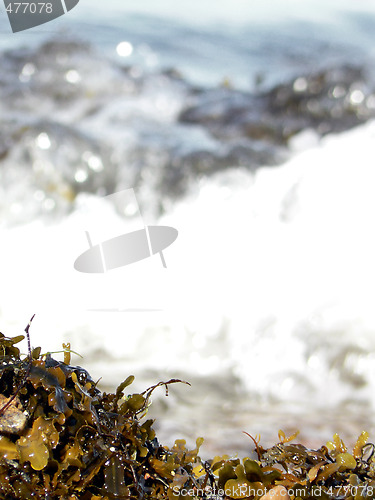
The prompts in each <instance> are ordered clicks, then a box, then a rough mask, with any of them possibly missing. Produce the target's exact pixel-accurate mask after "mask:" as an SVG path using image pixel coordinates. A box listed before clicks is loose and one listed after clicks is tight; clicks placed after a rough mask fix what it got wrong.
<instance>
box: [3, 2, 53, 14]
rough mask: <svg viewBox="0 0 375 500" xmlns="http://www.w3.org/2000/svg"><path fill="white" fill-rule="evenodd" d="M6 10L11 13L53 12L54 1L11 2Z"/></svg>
mask: <svg viewBox="0 0 375 500" xmlns="http://www.w3.org/2000/svg"><path fill="white" fill-rule="evenodd" d="M6 11H7V12H9V13H10V14H21V13H22V14H27V13H30V14H42V13H43V12H45V13H46V14H52V3H50V2H48V3H46V2H38V3H30V2H9V5H8V6H7V8H6Z"/></svg>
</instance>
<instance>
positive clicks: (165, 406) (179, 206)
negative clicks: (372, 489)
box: [0, 0, 375, 455]
mask: <svg viewBox="0 0 375 500" xmlns="http://www.w3.org/2000/svg"><path fill="white" fill-rule="evenodd" d="M82 2H83V0H81V2H80V3H79V5H78V6H77V7H76V8H75V9H73V10H72V11H71V13H70V14H69V15H66V16H63V18H61V19H60V20H56V21H54V22H53V23H49V24H48V25H45V26H44V27H40V28H38V29H35V30H30V31H29V32H25V33H21V34H19V35H13V34H11V33H10V32H9V33H8V32H7V30H9V28H8V27H7V26H6V22H7V21H6V17H5V16H4V15H3V16H2V18H1V22H2V35H1V40H0V43H1V46H2V50H3V52H2V59H1V62H0V64H1V68H2V71H1V82H2V86H1V90H0V92H1V97H2V99H1V111H2V117H3V124H2V126H1V149H2V157H1V170H0V172H1V185H0V190H1V198H0V213H1V229H0V230H1V248H0V257H1V258H0V275H1V292H0V294H1V302H0V304H1V305H0V313H1V317H0V319H1V331H2V332H3V333H5V334H6V335H16V334H19V333H20V331H22V330H23V329H24V327H25V326H26V324H27V322H28V320H29V317H31V315H32V314H33V313H36V318H35V320H34V322H33V326H32V329H31V334H32V343H33V345H34V346H36V345H42V346H43V347H42V348H43V350H45V351H47V350H50V351H55V350H58V349H60V347H61V343H62V342H67V341H70V342H71V344H72V348H73V349H74V350H75V351H78V352H79V353H81V354H82V355H83V356H84V360H80V359H79V358H75V357H73V362H74V363H76V364H82V365H83V366H85V367H88V368H89V370H90V372H91V373H92V375H93V377H94V378H97V379H99V377H102V380H101V382H100V384H101V387H102V388H103V389H112V390H113V389H114V388H115V387H116V385H117V384H118V383H120V382H121V381H122V380H123V379H124V378H126V377H127V376H128V375H129V374H130V373H133V374H134V375H136V382H135V384H134V390H139V391H141V390H144V389H145V388H147V387H148V386H150V385H152V384H154V383H157V382H158V381H159V380H168V379H170V378H176V377H180V378H181V379H184V380H187V381H189V382H190V383H191V387H188V386H186V385H182V384H181V385H180V386H178V385H176V386H171V387H170V391H169V392H170V394H169V396H168V398H165V397H164V396H163V394H160V395H159V397H156V400H155V405H154V408H153V409H152V410H151V414H152V416H153V417H156V418H157V419H158V424H157V425H158V428H159V433H160V437H161V440H162V442H166V443H167V444H170V443H171V442H172V441H173V439H174V438H178V437H186V438H188V439H189V440H190V442H191V443H192V442H193V440H194V438H195V437H196V436H197V435H203V436H206V437H207V444H206V446H207V448H206V451H205V452H204V453H206V455H210V454H212V453H214V452H225V451H229V452H230V453H233V452H235V451H236V450H237V451H239V452H240V453H247V450H249V449H250V448H251V447H252V444H251V443H250V442H248V438H246V437H245V436H244V435H243V434H242V432H241V431H243V430H244V431H247V432H249V433H250V434H259V433H261V434H262V438H263V442H265V444H272V443H273V442H274V441H276V439H277V431H278V429H279V428H280V427H281V428H283V429H284V430H285V431H290V432H294V430H296V428H300V430H301V439H302V440H303V441H304V442H305V443H307V444H308V445H310V446H315V445H316V446H319V445H320V444H322V443H323V442H324V441H325V440H327V439H329V438H330V437H331V434H332V432H335V431H337V430H338V431H340V432H341V433H342V435H343V436H344V437H346V438H347V439H348V440H349V442H352V441H354V440H355V436H356V434H359V432H360V431H361V430H362V428H366V429H368V430H370V431H372V430H373V426H374V423H373V419H372V418H371V413H372V410H373V389H374V380H375V374H374V373H373V372H374V356H375V345H374V344H375V342H374V340H375V337H374V329H375V317H374V312H373V291H374V278H375V276H374V274H375V273H374V271H375V268H374V264H373V261H374V257H373V256H374V254H375V253H374V250H375V248H374V238H373V234H372V232H373V227H374V209H375V207H374V204H375V202H374V198H373V189H372V186H373V184H374V165H373V144H374V138H375V122H373V121H371V120H370V121H368V122H367V123H363V124H362V125H358V126H357V127H355V128H353V129H351V130H348V131H345V132H342V133H340V134H338V133H331V134H328V135H327V134H325V135H324V134H323V135H322V134H320V133H319V130H314V129H313V128H311V127H307V128H306V129H303V127H302V130H301V131H300V132H299V133H298V134H295V135H294V136H293V137H292V138H291V139H290V140H289V141H288V143H287V144H284V145H283V146H280V145H278V144H275V143H274V142H272V141H271V140H270V141H268V140H265V141H263V142H259V141H257V140H255V139H251V140H249V139H244V138H242V139H241V141H239V142H238V143H237V142H236V137H235V136H234V137H229V139H228V136H227V134H228V130H227V129H226V128H225V127H226V124H225V123H223V122H221V123H220V126H219V130H217V129H215V130H214V132H213V129H212V128H210V124H208V125H207V122H205V121H204V119H203V118H201V120H200V121H199V120H198V122H197V123H195V124H186V123H184V122H183V121H181V119H180V118H179V117H180V116H181V113H182V112H183V111H184V109H185V108H186V106H187V105H188V104H189V103H191V104H194V103H195V102H196V101H195V100H194V99H196V95H201V96H203V97H202V100H201V101H200V102H201V104H200V106H201V108H199V107H198V111H199V110H203V111H204V110H205V109H206V108H207V106H210V105H211V103H212V102H216V101H215V99H216V95H217V92H219V93H220V92H224V93H225V96H224V97H225V99H227V101H226V102H227V103H229V104H228V106H229V108H228V109H229V110H231V109H232V107H234V109H236V107H235V106H236V102H237V100H238V102H240V103H242V102H246V99H247V94H242V93H243V92H245V93H246V92H251V93H252V94H257V93H258V94H259V93H262V92H263V93H266V92H269V91H270V90H271V89H272V88H273V86H275V85H277V84H281V83H284V82H288V81H289V80H290V79H292V80H293V79H295V82H296V81H299V82H301V81H302V82H303V80H298V78H304V76H303V75H306V74H308V73H313V72H317V71H319V70H327V69H330V68H333V67H336V66H338V67H340V66H343V65H346V64H357V65H362V66H363V67H364V68H365V69H366V72H367V80H366V85H365V84H363V82H362V83H361V82H359V81H358V82H356V81H355V80H354V81H353V83H352V87H350V88H349V90H348V96H349V97H348V99H352V101H353V102H352V103H351V104H352V105H353V106H354V107H355V106H357V105H358V106H359V105H360V104H361V103H362V101H364V100H365V101H366V103H367V108H366V109H368V110H370V111H371V109H372V106H373V104H372V101H371V96H372V95H373V94H372V88H373V81H374V80H373V75H372V69H371V68H372V60H373V56H374V54H373V50H372V46H371V37H372V33H373V27H374V23H375V17H374V12H373V11H374V8H373V7H372V6H371V5H370V3H369V2H365V1H362V2H357V3H356V8H353V3H352V2H340V3H339V2H333V1H332V2H324V3H323V2H321V3H319V4H318V5H317V4H316V2H314V6H313V5H312V2H306V3H304V6H303V7H301V5H300V3H299V2H289V3H288V4H287V7H288V8H285V4H283V5H284V7H283V8H282V9H281V8H280V3H277V2H271V1H269V2H262V4H260V3H258V5H254V4H253V3H251V2H244V1H240V0H238V1H237V2H234V3H233V2H221V3H219V4H216V3H215V5H213V4H212V3H211V2H206V3H204V4H203V5H202V3H198V2H190V3H189V5H186V9H180V8H179V9H177V8H176V6H175V4H174V3H173V2H169V1H167V0H165V1H164V2H158V4H157V6H156V4H154V3H151V2H146V1H144V2H137V4H135V3H134V2H133V3H132V2H129V4H128V5H126V6H124V4H123V3H122V2H121V3H120V2H116V1H113V2H112V3H111V2H107V3H106V5H104V4H102V3H99V2H90V5H88V4H83V3H82ZM81 4H82V5H81ZM3 14H4V12H3ZM348 30H350V33H351V35H352V36H351V37H348V36H347V33H348ZM77 33H79V37H77ZM86 42H88V43H89V44H91V45H87V44H86ZM43 43H44V44H45V45H41V44H43ZM121 43H122V44H123V45H122V49H121V45H120V44H121ZM124 43H125V45H124ZM335 88H336V89H338V90H337V92H340V91H341V90H340V88H339V87H338V86H337V85H336V87H335ZM212 89H214V92H213V91H212ZM223 89H224V90H223ZM204 92H208V93H207V94H205V93H204ZM210 92H213V93H212V94H210ZM215 92H216V94H215ZM223 95H224V94H223ZM244 96H245V97H244ZM362 97H363V98H362ZM242 99H245V101H242ZM357 101H358V102H357ZM218 102H219V103H220V102H221V101H220V100H219V101H218ZM254 102H256V103H258V101H254ZM241 106H242V104H241ZM238 109H240V108H238ZM355 109H357V115H358V116H359V115H360V113H359V111H358V109H359V108H355ZM237 112H238V111H237ZM203 115H204V113H203V114H202V116H203ZM344 118H345V117H343V119H342V121H344ZM339 121H340V120H339ZM363 121H366V120H365V119H363ZM234 124H235V126H237V125H238V123H237V122H236V121H234ZM236 130H237V129H236ZM240 148H244V149H241V151H243V150H245V153H246V154H245V155H244V156H242V157H241V156H240V154H239V153H238V151H239V150H240ZM250 153H251V154H253V155H254V156H252V157H251V158H252V160H251V162H249V161H248V157H249V155H250ZM255 153H256V154H255ZM114 192H119V195H120V197H122V200H123V203H124V205H123V206H122V209H121V210H119V209H118V206H117V207H116V204H114V203H113V199H111V198H110V197H107V196H106V195H109V194H111V193H114ZM144 224H159V225H169V226H172V227H175V228H176V229H177V230H178V231H179V236H178V239H177V240H176V242H175V243H173V245H171V246H170V247H169V248H167V249H166V250H165V252H164V259H165V262H166V266H167V268H164V267H163V264H162V261H161V259H160V257H159V256H158V255H155V256H153V257H151V258H149V259H146V260H142V261H139V262H137V263H135V264H133V265H131V266H126V267H123V268H119V269H117V270H113V271H110V272H108V273H106V274H103V275H96V274H82V273H78V272H77V271H76V270H75V269H74V267H73V263H74V261H75V259H76V258H77V257H78V256H79V255H80V254H81V253H82V252H84V251H86V250H87V249H88V248H89V244H90V243H89V241H88V239H87V234H88V235H89V238H90V241H91V244H96V243H100V242H102V241H105V240H106V239H110V238H112V237H115V236H117V235H120V234H123V233H126V232H131V231H133V230H137V229H141V228H142V227H143V225H144ZM24 349H26V347H25V346H24ZM56 356H58V355H56Z"/></svg>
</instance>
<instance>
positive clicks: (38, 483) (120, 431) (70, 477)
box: [0, 323, 375, 500]
mask: <svg viewBox="0 0 375 500" xmlns="http://www.w3.org/2000/svg"><path fill="white" fill-rule="evenodd" d="M29 327H30V323H29V325H28V326H27V327H26V329H25V332H26V335H27V338H28V354H27V356H25V357H22V356H21V354H20V350H19V349H18V347H16V344H18V343H19V342H21V341H22V340H23V339H24V336H23V335H21V336H17V337H14V338H8V337H6V336H4V335H3V334H0V499H20V500H23V499H54V498H59V499H63V500H64V499H66V500H74V499H82V500H100V499H103V500H112V499H118V500H121V499H145V500H148V499H150V500H151V499H152V500H158V499H166V500H173V499H175V500H176V499H183V498H187V499H197V498H199V499H207V500H208V499H210V500H229V499H251V500H258V499H260V498H262V497H263V496H265V495H266V496H265V497H264V499H263V500H268V499H269V498H272V497H273V496H274V498H275V500H278V499H279V498H280V495H281V497H282V496H283V495H284V493H285V494H286V495H287V497H286V500H288V499H289V498H291V499H292V500H293V499H296V500H300V499H304V498H311V499H315V498H322V499H323V500H326V499H328V498H332V499H338V500H340V499H341V498H350V499H353V500H360V499H362V498H364V497H366V498H373V497H374V488H375V460H374V458H373V455H374V445H373V444H371V443H368V438H369V436H368V434H367V433H366V432H363V433H362V434H361V435H360V436H359V438H358V440H357V443H356V445H355V446H354V448H353V450H352V452H349V451H348V450H347V448H346V446H345V444H344V443H343V442H342V440H341V439H340V437H339V436H338V435H337V434H335V435H334V436H333V439H332V441H330V442H328V443H327V444H326V445H324V446H321V448H319V449H317V450H313V449H309V448H307V447H305V446H303V445H302V444H294V443H292V441H294V439H295V438H296V436H297V433H295V434H293V435H292V436H289V437H286V436H285V434H284V433H283V432H282V431H279V442H278V443H277V444H275V445H274V446H273V447H271V448H269V449H264V448H263V447H262V446H261V445H260V442H259V438H258V439H255V438H253V437H252V436H251V435H250V434H248V433H246V434H247V435H248V436H249V437H250V438H251V439H252V441H253V443H254V445H255V451H256V455H257V459H254V458H249V457H246V458H244V459H242V460H241V459H239V458H233V457H228V456H223V457H215V458H214V459H212V460H209V461H202V460H201V458H200V457H199V449H200V447H201V445H202V443H203V439H202V438H198V439H197V441H196V448H195V449H193V450H189V449H187V448H186V443H185V441H184V440H182V439H180V440H176V442H175V444H174V446H172V447H170V448H169V447H167V446H162V445H161V444H160V443H159V442H158V440H157V437H156V435H155V431H154V430H153V420H150V419H148V420H146V419H145V417H146V414H147V409H148V407H149V405H150V398H151V395H152V393H153V392H154V391H155V390H156V389H157V388H158V387H160V386H164V387H165V389H166V393H167V394H168V386H169V385H170V384H174V383H187V382H184V381H182V380H179V379H171V380H168V381H167V382H159V383H157V384H155V385H153V386H152V387H150V388H148V389H146V390H145V391H144V392H142V393H136V394H127V391H128V388H129V386H130V385H131V383H132V382H133V380H134V377H133V376H132V375H130V376H129V377H128V378H127V379H126V380H124V381H123V382H122V383H121V384H120V385H119V386H118V388H117V390H116V392H115V393H114V394H112V393H105V392H104V393H102V392H101V391H100V390H99V389H98V388H97V383H95V382H94V381H93V380H92V378H91V377H90V375H89V373H88V372H87V371H86V370H85V369H84V368H81V367H79V366H72V365H70V345H63V353H64V361H57V360H55V359H54V358H52V356H51V353H47V354H41V349H40V348H36V349H33V350H31V347H30V339H29ZM249 456H251V457H252V456H253V454H252V450H250V447H249Z"/></svg>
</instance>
